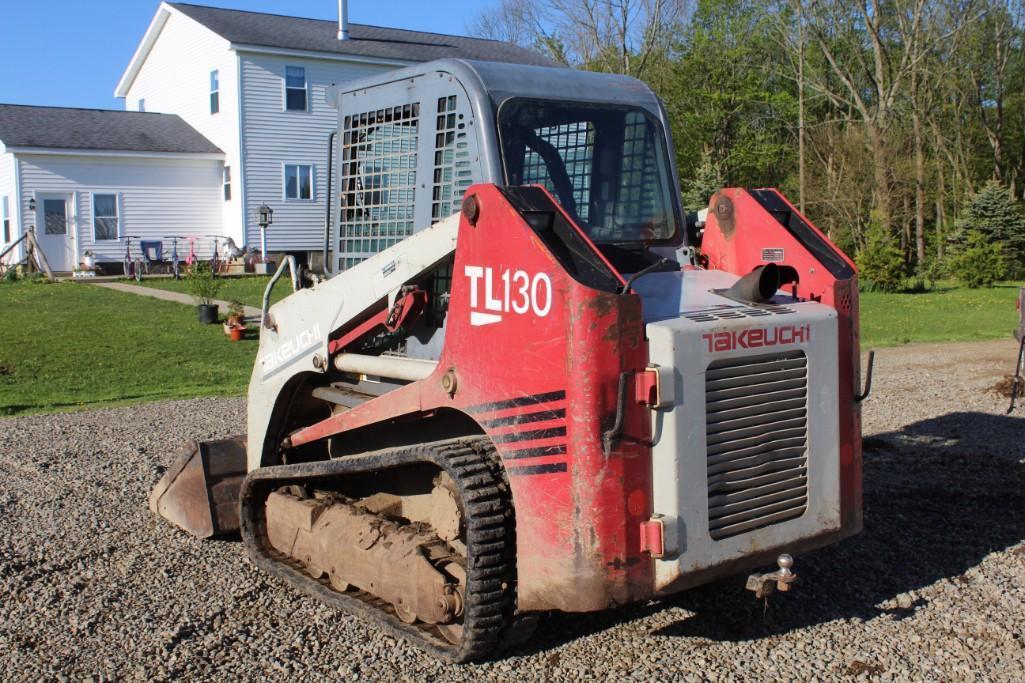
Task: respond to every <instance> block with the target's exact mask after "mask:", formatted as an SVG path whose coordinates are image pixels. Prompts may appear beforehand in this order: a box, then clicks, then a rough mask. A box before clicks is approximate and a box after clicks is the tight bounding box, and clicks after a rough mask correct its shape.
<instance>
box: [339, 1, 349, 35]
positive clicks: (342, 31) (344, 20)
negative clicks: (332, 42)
mask: <svg viewBox="0 0 1025 683" xmlns="http://www.w3.org/2000/svg"><path fill="white" fill-rule="evenodd" d="M348 39H349V3H348V0H338V40H348Z"/></svg>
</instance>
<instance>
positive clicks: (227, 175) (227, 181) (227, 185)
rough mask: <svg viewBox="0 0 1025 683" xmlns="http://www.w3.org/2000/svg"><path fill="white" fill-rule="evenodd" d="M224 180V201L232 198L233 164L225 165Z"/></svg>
mask: <svg viewBox="0 0 1025 683" xmlns="http://www.w3.org/2000/svg"><path fill="white" fill-rule="evenodd" d="M222 181H223V183H224V201H229V200H230V199H231V166H225V167H224V174H223V178H222Z"/></svg>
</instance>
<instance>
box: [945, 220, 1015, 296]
mask: <svg viewBox="0 0 1025 683" xmlns="http://www.w3.org/2000/svg"><path fill="white" fill-rule="evenodd" d="M951 272H952V273H953V275H954V277H956V278H957V279H958V280H961V281H962V282H963V283H965V284H966V285H968V286H969V287H971V288H973V289H974V288H976V287H992V286H993V285H994V284H995V283H996V282H997V280H1002V279H1003V278H1004V277H1006V275H1007V261H1006V260H1005V258H1004V248H1003V245H1002V244H1000V243H999V242H994V241H992V240H991V239H990V238H989V237H987V235H986V234H985V233H984V232H982V231H981V230H971V231H970V232H969V233H968V235H967V241H966V244H965V248H964V249H962V250H961V251H959V252H958V253H957V255H956V256H954V258H953V262H952V264H951Z"/></svg>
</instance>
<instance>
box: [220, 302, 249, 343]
mask: <svg viewBox="0 0 1025 683" xmlns="http://www.w3.org/2000/svg"><path fill="white" fill-rule="evenodd" d="M245 332H246V312H245V306H243V305H242V302H241V301H239V300H238V299H233V300H232V301H231V302H230V303H229V304H228V315H227V317H225V319H224V333H225V334H226V335H228V336H229V337H231V341H241V339H242V337H243V336H245Z"/></svg>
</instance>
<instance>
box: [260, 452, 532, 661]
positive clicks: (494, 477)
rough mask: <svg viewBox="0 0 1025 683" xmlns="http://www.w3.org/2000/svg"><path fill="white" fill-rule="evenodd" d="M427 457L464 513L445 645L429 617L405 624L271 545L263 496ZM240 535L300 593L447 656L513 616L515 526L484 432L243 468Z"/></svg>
mask: <svg viewBox="0 0 1025 683" xmlns="http://www.w3.org/2000/svg"><path fill="white" fill-rule="evenodd" d="M420 462H429V463H433V464H434V465H437V466H438V467H440V468H441V469H443V470H445V471H447V472H448V473H449V475H450V476H451V477H452V479H453V481H454V482H455V483H456V486H457V488H458V489H459V495H460V498H461V500H462V503H463V507H464V510H465V514H466V548H467V558H466V559H467V568H466V578H467V586H466V589H465V591H466V595H465V607H464V610H465V612H464V617H463V638H462V641H461V642H460V644H459V645H453V644H451V643H449V642H448V641H447V640H445V639H444V638H442V637H441V635H440V634H438V633H437V631H436V630H435V628H434V627H433V626H431V625H429V624H420V623H418V624H413V625H410V624H406V623H404V622H402V621H401V620H399V619H398V617H396V616H395V614H394V612H393V611H392V608H391V605H390V604H389V603H387V602H385V601H383V600H381V599H379V598H377V597H376V596H374V595H372V594H369V593H366V592H363V591H347V592H345V593H339V592H337V591H335V590H333V589H331V587H330V584H329V583H328V579H327V577H326V576H325V577H323V578H321V579H314V578H312V577H311V576H310V575H309V574H307V573H306V572H305V571H303V565H302V564H301V563H299V562H298V561H296V560H293V559H292V558H290V557H287V556H285V555H283V554H281V553H279V552H277V551H276V550H274V548H272V547H271V545H270V543H269V541H268V540H267V534H266V520H265V518H264V510H265V508H264V504H265V502H266V500H267V496H268V495H270V493H271V492H272V491H273V490H275V489H277V488H279V487H281V486H286V485H289V484H308V485H312V486H314V487H315V486H316V483H317V480H325V479H332V478H336V477H340V476H344V475H347V474H358V473H366V472H373V471H380V470H384V469H391V468H393V467H401V466H403V465H408V464H413V463H420ZM241 525H242V529H241V530H242V539H243V541H244V542H245V545H246V548H247V549H248V550H249V554H250V557H252V560H253V562H254V563H255V564H256V565H257V566H259V567H260V568H261V569H263V570H265V571H267V572H268V573H270V574H272V575H274V576H277V577H279V578H281V579H283V580H285V581H287V582H288V583H290V584H292V585H293V586H295V587H296V588H298V589H300V590H302V591H303V592H304V593H306V594H307V595H310V596H313V597H315V598H317V599H319V600H321V601H323V602H325V603H327V604H329V605H332V606H334V607H337V608H339V609H342V610H344V611H346V612H349V613H351V614H355V615H358V616H361V617H364V618H367V619H372V620H373V621H375V622H377V624H378V625H379V626H380V627H381V628H383V629H384V630H386V631H388V632H390V633H392V634H393V635H396V636H399V637H402V638H405V639H406V640H409V641H411V642H413V643H414V644H416V645H418V646H420V647H422V648H423V649H425V650H428V651H429V652H432V653H433V654H435V655H436V656H439V657H441V658H443V659H446V660H448V661H451V662H468V661H476V660H481V659H484V658H486V657H488V656H489V655H491V654H492V653H493V652H494V651H495V650H496V648H497V647H499V645H500V644H501V640H502V639H503V635H504V634H505V633H506V631H507V630H508V629H509V627H510V626H511V625H512V623H513V614H514V611H515V591H516V560H515V548H516V541H515V526H514V519H513V507H512V498H511V495H510V491H509V483H508V481H507V479H506V477H505V470H504V468H503V467H502V464H501V462H500V460H499V458H498V455H497V453H496V452H495V449H494V446H493V445H492V444H491V442H490V441H489V440H488V439H485V438H480V437H474V438H464V439H451V440H446V441H437V442H431V443H426V444H418V445H415V446H408V447H400V448H389V449H385V450H381V451H375V452H373V453H366V454H361V455H356V456H346V457H344V458H339V459H337V460H330V461H325V462H315V463H303V464H296V465H280V466H273V467H261V468H260V469H257V470H254V471H252V472H250V474H249V475H248V476H247V477H246V480H245V482H244V483H243V485H242V492H241Z"/></svg>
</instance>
